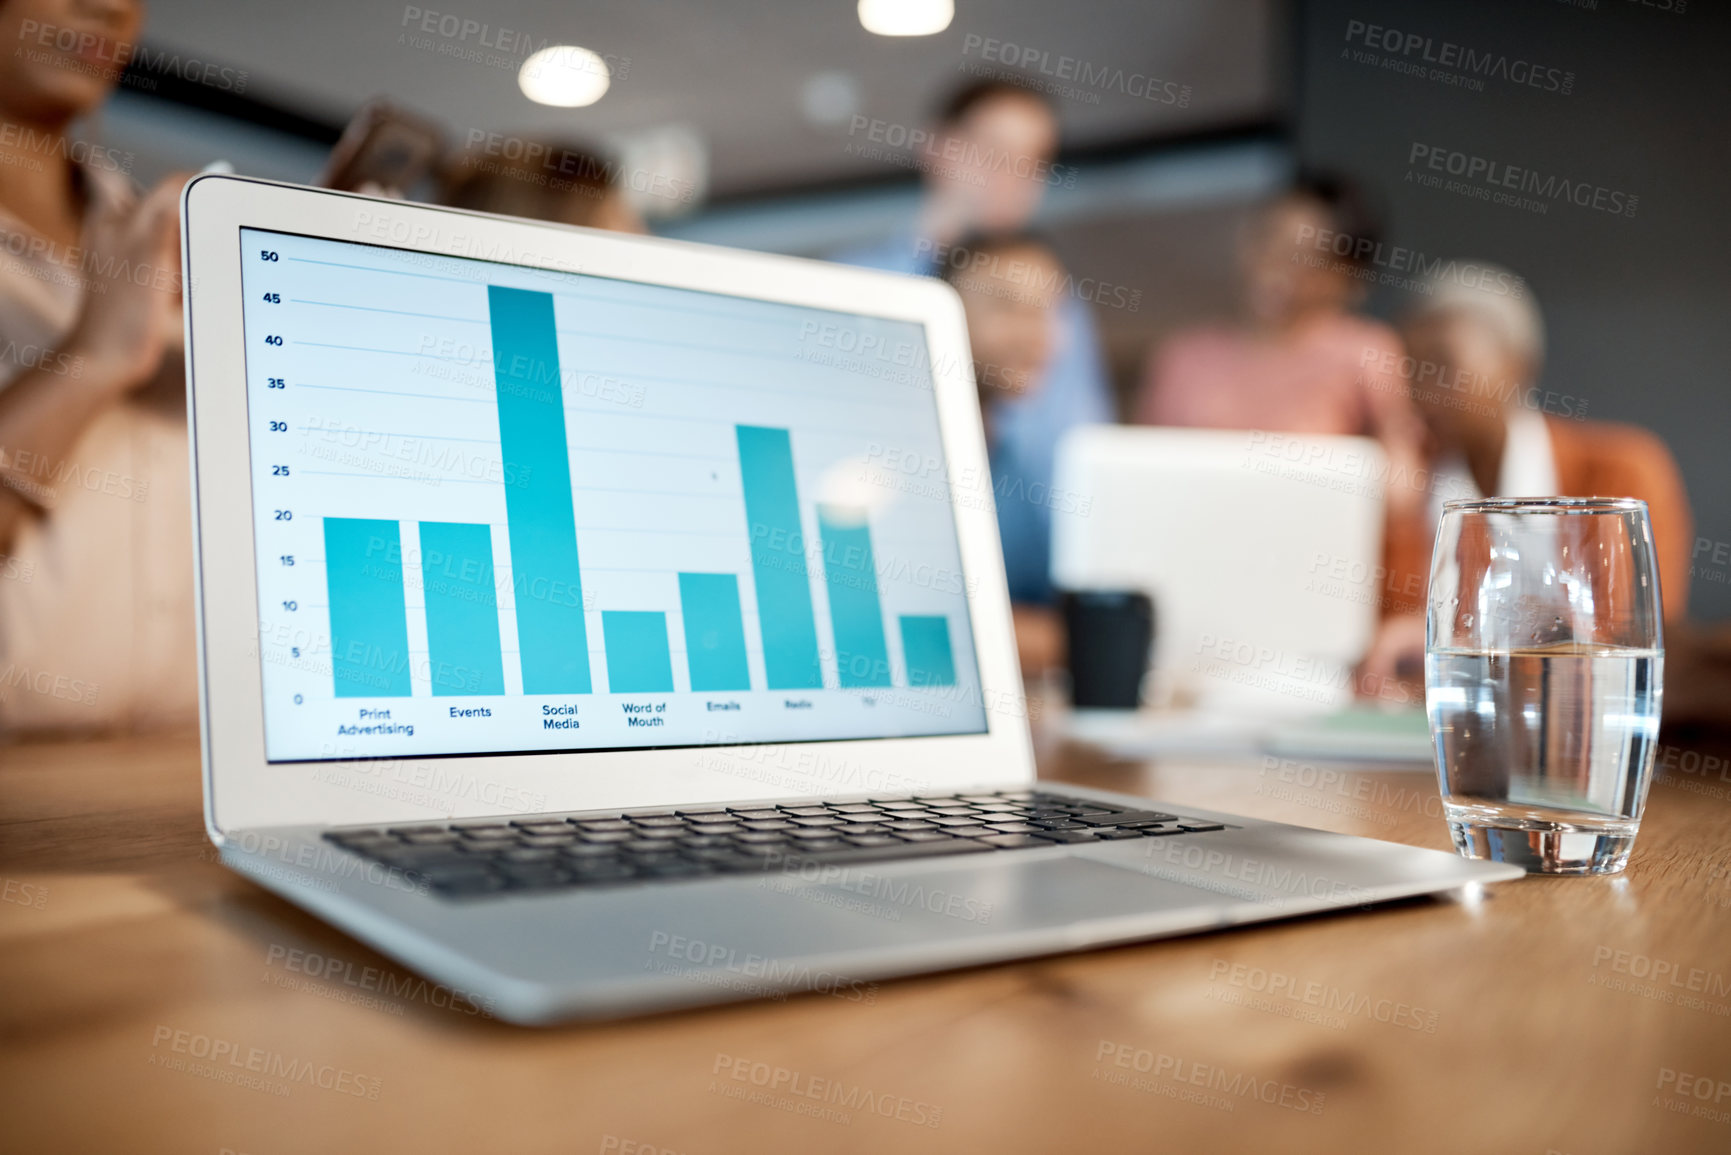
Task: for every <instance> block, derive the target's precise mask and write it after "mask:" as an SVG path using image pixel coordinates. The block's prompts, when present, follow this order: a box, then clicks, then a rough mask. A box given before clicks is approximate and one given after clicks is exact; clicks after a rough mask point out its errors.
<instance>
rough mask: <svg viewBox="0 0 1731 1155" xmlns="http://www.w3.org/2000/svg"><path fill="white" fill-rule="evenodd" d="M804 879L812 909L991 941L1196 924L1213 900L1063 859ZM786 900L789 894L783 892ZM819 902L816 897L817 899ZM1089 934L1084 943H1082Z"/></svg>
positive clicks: (1131, 868)
mask: <svg viewBox="0 0 1731 1155" xmlns="http://www.w3.org/2000/svg"><path fill="white" fill-rule="evenodd" d="M832 875H833V877H826V876H824V875H822V874H821V873H819V872H809V877H810V879H811V881H812V882H815V885H810V884H807V885H806V886H805V889H806V890H807V892H808V893H807V897H808V899H810V900H813V901H822V902H834V903H836V904H837V905H841V906H843V907H844V909H851V910H854V911H856V912H857V913H860V914H864V915H867V916H869V917H876V918H879V919H884V920H893V921H896V922H911V923H915V924H916V925H917V924H919V923H922V922H923V923H925V924H926V925H932V924H933V923H941V924H946V925H948V926H949V927H950V932H951V934H954V933H955V932H956V931H957V929H958V928H957V926H956V924H957V923H963V924H970V923H971V924H973V925H975V926H978V927H979V928H980V929H981V930H982V931H990V932H992V933H994V934H1003V933H1006V932H1009V933H1014V932H1017V931H1027V930H1037V929H1049V928H1052V927H1055V926H1066V927H1085V926H1086V924H1090V923H1099V922H1120V921H1122V920H1124V919H1126V918H1134V917H1138V916H1151V915H1157V914H1158V913H1159V912H1162V911H1168V910H1170V911H1182V912H1185V913H1186V915H1187V916H1188V918H1187V921H1191V922H1193V921H1195V917H1196V915H1197V913H1198V912H1199V911H1200V910H1205V909H1206V908H1208V907H1209V906H1211V905H1214V904H1215V903H1216V902H1217V901H1218V899H1217V898H1216V897H1215V896H1211V895H1208V894H1207V893H1206V892H1204V891H1202V890H1199V889H1198V888H1195V887H1191V886H1186V885H1185V884H1183V883H1181V882H1170V881H1167V880H1165V879H1160V878H1154V877H1150V876H1149V875H1148V874H1146V873H1144V872H1143V871H1141V870H1139V869H1138V868H1137V866H1136V865H1135V864H1132V863H1125V864H1124V865H1121V866H1120V865H1116V864H1114V863H1110V862H1102V861H1097V860H1093V859H1091V858H1082V857H1061V858H1046V857H1042V858H1038V859H1034V860H1032V861H1025V860H1024V861H1015V860H1014V859H1013V858H1011V859H1008V860H1006V859H1004V858H999V859H997V860H996V861H992V862H975V863H966V864H964V863H962V862H958V863H956V864H955V865H953V866H950V865H945V866H941V867H939V866H927V867H923V868H922V869H919V870H914V871H909V870H905V869H904V870H893V871H892V870H881V871H878V872H875V873H874V872H873V871H871V870H869V869H866V868H863V867H855V868H852V869H848V870H845V871H834V872H832ZM784 889H787V890H788V891H789V892H790V893H791V887H790V886H785V884H784ZM820 896H821V897H820ZM1087 937H1089V936H1087V935H1086V934H1083V935H1082V939H1083V940H1085V939H1086V938H1087Z"/></svg>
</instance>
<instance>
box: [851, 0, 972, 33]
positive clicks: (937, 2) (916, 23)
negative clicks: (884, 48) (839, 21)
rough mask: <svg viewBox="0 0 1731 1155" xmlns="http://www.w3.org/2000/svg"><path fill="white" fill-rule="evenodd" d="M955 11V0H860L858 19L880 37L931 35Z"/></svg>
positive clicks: (953, 15)
mask: <svg viewBox="0 0 1731 1155" xmlns="http://www.w3.org/2000/svg"><path fill="white" fill-rule="evenodd" d="M955 14H956V5H955V0H859V22H860V23H861V24H862V25H864V26H865V30H866V31H867V32H875V33H877V34H878V35H879V36H930V35H931V34H932V33H934V32H942V31H943V30H944V29H946V28H948V27H949V26H950V20H951V19H953V18H954V17H955Z"/></svg>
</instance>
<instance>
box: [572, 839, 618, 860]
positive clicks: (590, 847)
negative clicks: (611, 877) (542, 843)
mask: <svg viewBox="0 0 1731 1155" xmlns="http://www.w3.org/2000/svg"><path fill="white" fill-rule="evenodd" d="M561 853H563V854H564V855H565V857H567V858H593V859H608V858H612V857H613V856H614V855H616V854H618V853H619V852H618V850H617V849H616V848H614V847H612V846H609V845H607V844H606V843H600V842H574V843H572V844H571V845H570V846H567V847H565V848H564V850H563V851H562V852H561Z"/></svg>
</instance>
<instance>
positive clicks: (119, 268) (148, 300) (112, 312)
mask: <svg viewBox="0 0 1731 1155" xmlns="http://www.w3.org/2000/svg"><path fill="white" fill-rule="evenodd" d="M188 179H189V178H188V177H187V176H185V175H179V174H177V175H175V176H171V177H169V178H167V179H166V180H164V181H163V182H162V183H161V184H159V185H157V186H156V188H154V189H152V190H151V192H150V194H149V195H148V196H146V197H144V198H143V199H141V200H140V201H139V202H138V203H137V204H136V205H133V206H132V207H131V208H129V209H125V210H122V211H119V212H112V213H108V214H106V215H104V216H103V217H101V218H99V219H98V220H97V221H96V223H95V225H94V227H93V228H92V230H91V232H92V235H91V239H90V243H89V245H88V246H87V247H86V249H85V258H84V271H85V275H86V285H87V291H86V293H85V298H84V309H83V311H82V312H81V313H80V314H79V317H78V323H77V325H76V326H75V327H74V329H73V333H72V337H71V339H70V340H69V341H68V343H67V344H68V348H69V349H70V350H71V351H73V352H74V353H75V354H76V355H77V356H80V357H82V358H84V361H85V365H86V372H87V375H88V376H89V378H90V379H93V380H95V381H97V382H99V383H100V384H102V385H105V386H107V387H109V388H112V389H114V390H115V391H117V392H126V391H128V390H131V389H136V388H137V387H139V386H140V385H143V384H144V383H145V382H147V381H149V380H150V379H151V378H152V377H154V376H155V375H156V371H157V369H158V367H159V366H160V365H161V363H162V356H163V353H164V352H165V351H167V350H168V349H170V348H172V347H174V346H176V345H178V344H179V334H180V323H181V314H180V309H181V303H180V213H179V201H180V190H181V188H182V187H183V186H185V184H186V182H187V180H188Z"/></svg>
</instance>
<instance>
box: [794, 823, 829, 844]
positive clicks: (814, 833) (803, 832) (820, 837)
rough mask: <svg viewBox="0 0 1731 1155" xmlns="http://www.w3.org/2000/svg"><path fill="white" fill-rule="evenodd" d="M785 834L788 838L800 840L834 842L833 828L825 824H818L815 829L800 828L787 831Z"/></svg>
mask: <svg viewBox="0 0 1731 1155" xmlns="http://www.w3.org/2000/svg"><path fill="white" fill-rule="evenodd" d="M787 836H788V837H789V838H794V839H798V840H799V841H800V842H822V841H829V842H834V841H835V829H834V828H832V827H827V826H820V827H818V828H816V829H804V828H801V829H797V830H790V831H788V832H787Z"/></svg>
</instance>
